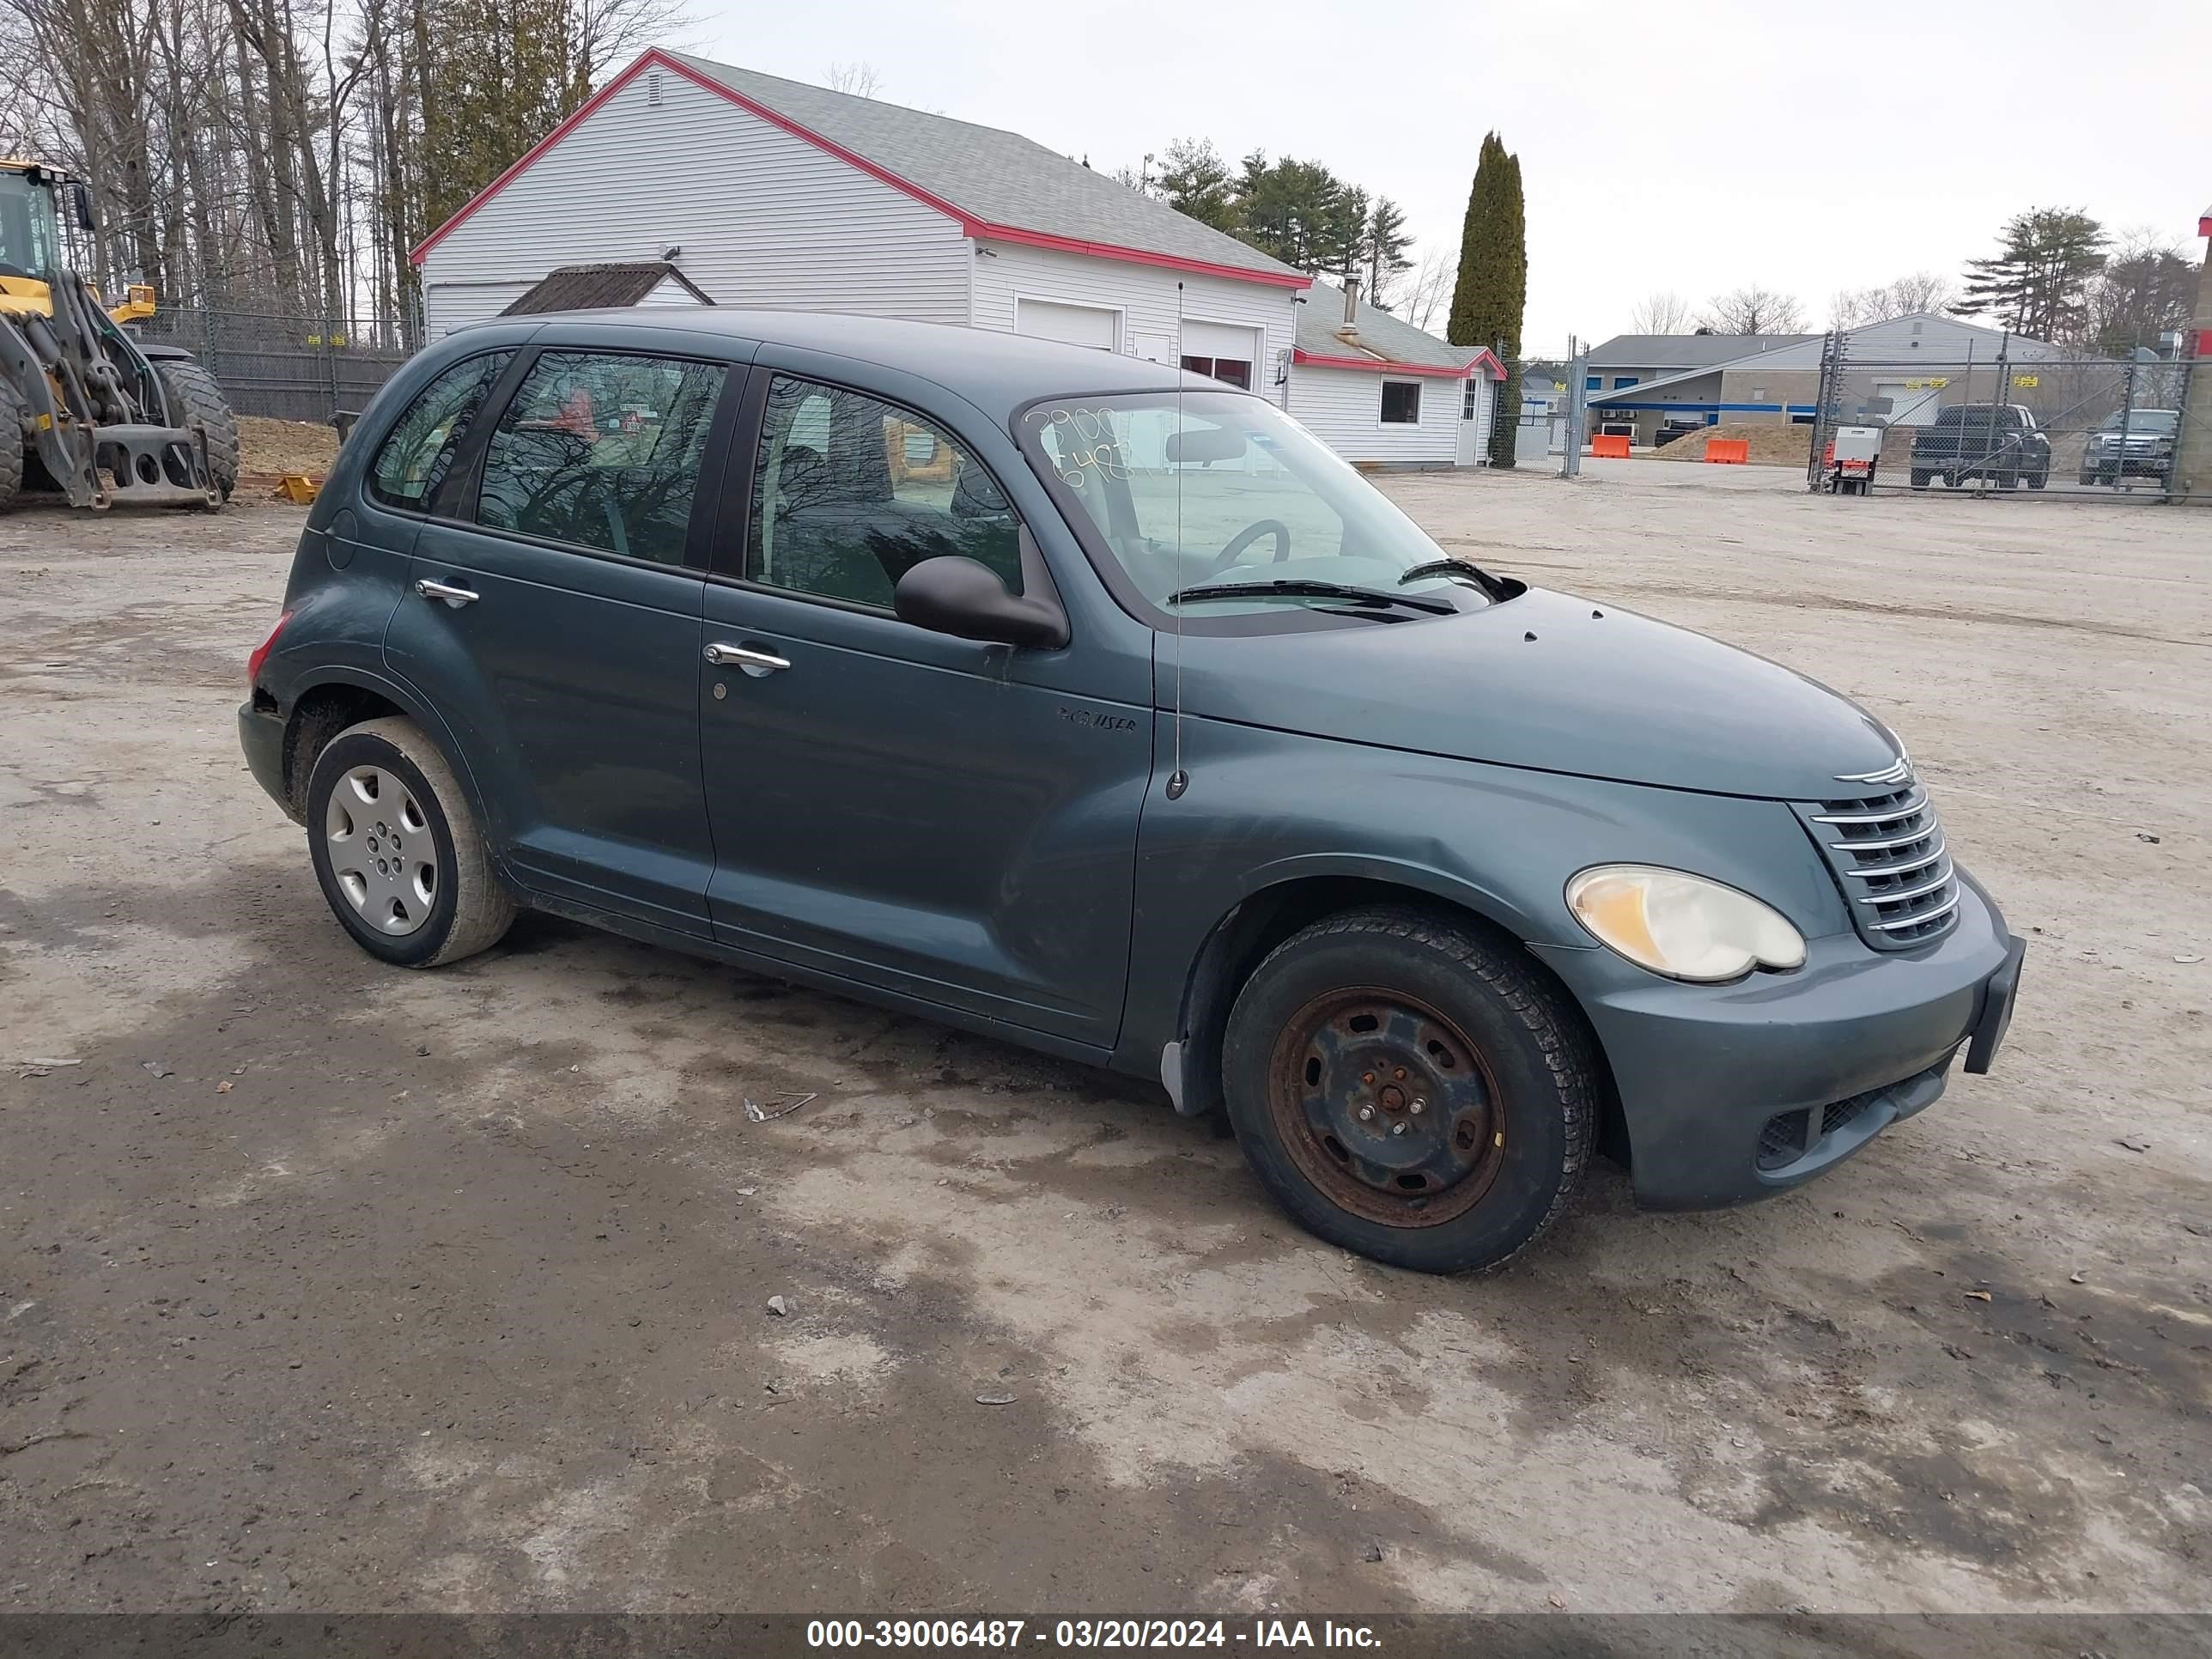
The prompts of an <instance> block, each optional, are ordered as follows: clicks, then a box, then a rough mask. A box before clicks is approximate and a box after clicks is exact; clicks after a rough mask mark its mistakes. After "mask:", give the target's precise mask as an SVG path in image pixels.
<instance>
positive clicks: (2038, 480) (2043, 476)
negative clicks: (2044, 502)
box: [2027, 472, 2051, 489]
mask: <svg viewBox="0 0 2212 1659" xmlns="http://www.w3.org/2000/svg"><path fill="white" fill-rule="evenodd" d="M2050 482H2051V475H2050V474H2049V473H2048V472H2031V473H2029V474H2028V475H2027V487H2028V488H2029V489H2042V488H2043V486H2044V485H2045V484H2047V483H2050Z"/></svg>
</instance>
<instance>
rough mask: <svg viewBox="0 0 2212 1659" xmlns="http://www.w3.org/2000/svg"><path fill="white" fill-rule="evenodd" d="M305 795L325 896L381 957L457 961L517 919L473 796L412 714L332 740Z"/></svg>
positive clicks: (408, 964) (426, 963)
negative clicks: (472, 803)
mask: <svg viewBox="0 0 2212 1659" xmlns="http://www.w3.org/2000/svg"><path fill="white" fill-rule="evenodd" d="M307 845H308V848H309V849H310V855H311V856H312V858H313V860H314V866H315V880H316V881H317V883H318V884H319V885H320V886H321V888H322V890H323V897H324V898H325V900H326V901H327V902H329V904H330V907H331V914H332V915H335V916H336V917H337V920H338V925H339V926H340V927H343V928H344V929H345V930H346V932H347V933H349V934H350V935H352V937H353V940H354V943H355V944H356V945H360V946H361V948H362V950H364V951H368V953H369V955H371V956H373V957H376V958H378V959H379V960H380V961H382V962H388V963H393V964H395V965H396V966H398V967H402V968H436V967H441V966H442V965H444V964H445V963H449V962H459V961H460V960H461V959H462V958H463V957H471V956H474V955H475V954H476V953H477V951H483V950H486V949H488V948H489V947H490V946H492V945H496V944H497V943H498V942H499V941H500V939H501V937H503V936H504V935H505V933H507V927H508V926H509V925H510V924H511V923H512V922H513V920H514V909H515V906H514V900H513V897H512V896H510V895H509V894H508V892H507V889H506V888H505V887H504V886H503V885H501V882H500V879H499V877H498V875H497V873H496V872H495V871H494V870H493V868H492V863H491V852H490V848H489V846H488V845H487V844H486V842H485V841H484V837H483V831H482V829H480V828H479V826H478V825H477V820H476V815H475V813H474V811H472V810H471V807H470V805H469V799H468V796H467V795H466V793H465V792H464V791H463V790H462V788H461V786H460V783H459V780H458V779H456V778H455V777H454V775H453V768H452V767H450V766H448V765H447V763H446V757H444V756H443V755H441V754H440V753H439V752H438V749H437V746H436V745H435V744H433V743H432V742H431V741H430V739H429V738H428V737H427V736H425V735H424V733H423V732H422V727H420V726H416V724H415V722H414V721H412V720H403V719H398V718H396V717H387V718H385V719H381V720H363V721H362V723H361V724H360V725H358V726H348V727H347V728H346V729H345V730H344V731H343V732H339V733H338V734H337V736H336V737H335V738H331V741H330V742H329V743H328V744H325V745H324V747H323V750H322V752H321V753H319V755H317V756H316V757H315V763H314V766H313V769H312V770H311V771H310V772H309V774H308V778H307Z"/></svg>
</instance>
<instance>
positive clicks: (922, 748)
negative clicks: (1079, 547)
mask: <svg viewBox="0 0 2212 1659" xmlns="http://www.w3.org/2000/svg"><path fill="white" fill-rule="evenodd" d="M772 356H775V357H776V358H778V360H782V359H785V358H788V359H789V360H790V361H791V362H792V365H793V366H792V367H790V368H784V369H782V370H780V371H776V372H771V370H770V368H769V367H768V364H769V361H770V359H771V357H772ZM805 367H811V365H809V364H808V362H807V360H806V359H805V358H804V357H802V356H799V355H798V354H778V353H776V352H775V349H773V348H766V347H764V348H763V351H762V356H761V365H760V367H758V368H756V370H755V377H756V384H755V388H754V392H753V398H754V402H755V404H756V407H755V409H754V410H753V411H752V412H751V414H750V416H749V421H748V426H747V428H746V435H745V436H744V437H742V438H741V439H740V441H739V444H738V453H737V454H733V457H732V464H731V475H732V481H733V483H736V482H737V481H740V480H743V479H744V478H745V477H746V470H745V467H744V458H745V457H748V456H749V457H750V458H751V459H753V461H754V463H755V465H754V466H753V467H752V469H751V479H750V486H749V487H748V486H746V485H744V484H743V483H739V484H738V489H741V490H742V494H741V495H733V496H732V501H731V508H730V510H729V513H728V514H727V516H735V515H736V514H737V513H740V512H741V513H743V515H744V525H745V527H746V529H745V534H744V538H742V545H740V544H738V538H734V537H732V538H726V540H725V542H724V544H723V546H724V550H725V552H726V555H728V556H731V558H732V563H730V564H729V565H727V566H725V567H723V569H725V570H726V573H727V579H726V580H722V579H719V578H718V580H714V581H713V582H711V583H710V584H709V585H708V590H707V599H706V619H707V620H706V633H705V640H706V642H707V645H708V647H715V648H716V649H717V651H718V654H720V655H721V656H722V660H720V662H715V663H709V662H707V661H705V660H704V659H703V653H702V661H701V664H700V669H701V672H702V696H701V702H700V708H701V734H702V744H703V746H704V750H705V757H706V774H707V777H706V783H707V802H708V815H709V817H710V819H711V822H712V824H713V829H714V845H715V848H716V850H717V853H718V854H719V857H718V860H717V863H716V866H715V870H714V882H713V885H712V888H711V889H710V894H709V897H710V908H711V911H712V915H713V918H714V935H715V937H716V938H718V939H723V940H725V941H726V942H727V943H730V944H732V945H738V946H740V947H742V948H744V949H745V950H747V951H754V952H757V953H759V954H762V955H765V956H769V957H779V958H781V959H782V960H785V961H787V962H790V963H794V964H798V965H801V966H805V967H806V968H810V969H814V970H816V971H818V972H823V973H829V974H833V975H837V976H839V977H841V978H845V979H849V980H852V981H856V982H858V983H860V984H863V985H866V986H870V987H876V988H878V989H880V990H884V991H889V992H891V993H894V994H897V995H901V996H905V997H911V998H914V999H916V1000H921V1001H926V1002H929V1003H933V1004H937V1005H939V1006H949V1007H954V1008H958V1009H962V1010H964V1011H967V1012H972V1013H975V1014H980V1015H984V1016H987V1017H989V1018H994V1019H1000V1020H1005V1021H1007V1022H1009V1023H1011V1024H1016V1025H1019V1026H1021V1027H1024V1029H1026V1030H1031V1031H1036V1032H1041V1033H1045V1034H1048V1035H1050V1036H1057V1037H1060V1038H1063V1039H1066V1040H1069V1041H1071V1042H1076V1043H1080V1044H1084V1045H1088V1046H1091V1047H1093V1048H1098V1049H1104V1048H1109V1047H1110V1046H1111V1045H1112V1043H1113V1042H1114V1039H1115V1033H1116V1030H1118V1027H1119V1024H1120V1019H1121V1000H1122V992H1123V988H1124V982H1125V980H1126V976H1127V965H1128V957H1129V927H1130V907H1131V902H1132V894H1133V872H1134V861H1135V854H1136V837H1137V814H1138V809H1139V805H1141V803H1142V801H1143V799H1144V792H1145V787H1146V781H1147V779H1148V777H1149V775H1150V773H1151V769H1152V713H1151V708H1150V700H1151V682H1150V675H1149V665H1148V663H1146V662H1145V661H1143V660H1141V659H1136V660H1131V661H1122V660H1120V659H1110V658H1109V657H1108V656H1107V655H1106V653H1103V652H1102V651H1100V650H1099V649H1098V648H1097V642H1096V641H1093V642H1092V649H1091V652H1090V653H1085V651H1084V650H1083V648H1082V647H1083V645H1084V641H1083V640H1081V639H1080V638H1079V639H1077V640H1076V641H1074V642H1073V644H1072V645H1071V646H1070V647H1066V648H1063V649H1060V650H1015V649H1013V648H1012V647H1006V646H1000V645H985V644H979V643H977V642H975V641H970V640H959V639H953V638H951V637H949V636H947V635H942V634H936V633H932V632H929V631H927V630H925V629H920V628H916V627H915V626H913V625H912V624H910V623H903V622H901V621H900V620H899V619H898V617H896V616H895V615H894V614H893V613H892V610H891V598H892V590H893V588H894V586H895V585H896V581H897V579H898V577H899V576H900V575H902V574H904V572H905V571H906V570H907V569H908V568H910V567H911V566H912V565H913V564H914V563H915V562H916V561H918V560H920V559H922V558H926V557H929V556H934V555H939V554H954V555H961V556H967V557H970V558H974V559H976V560H978V561H979V562H982V563H984V564H986V565H987V566H989V567H990V568H992V569H993V570H994V571H995V572H997V573H998V574H999V575H1000V579H1001V580H1005V581H1006V583H1007V584H1008V585H1009V586H1012V587H1014V588H1016V589H1020V588H1022V587H1023V586H1024V585H1025V584H1027V583H1030V582H1050V581H1051V580H1052V578H1051V576H1050V574H1048V572H1047V570H1046V568H1045V566H1044V563H1043V561H1042V558H1040V557H1036V556H1030V557H1026V558H1025V556H1024V538H1025V537H1026V536H1027V535H1028V533H1029V532H1027V531H1026V529H1025V528H1024V525H1023V522H1022V520H1021V517H1020V515H1019V513H1018V511H1017V510H1016V508H1015V507H1014V506H1013V505H1012V501H1011V499H1010V497H1009V496H1008V495H1007V494H1006V491H1005V489H1004V488H1003V487H1002V484H1001V482H1000V477H999V476H994V471H993V468H992V466H991V465H986V463H985V460H984V459H983V458H984V456H985V455H986V454H989V455H991V456H992V457H993V459H994V460H995V462H996V463H997V465H998V466H999V467H1000V468H1001V469H1010V468H1011V466H1013V465H1021V463H1020V461H1019V459H1018V454H1017V453H1016V452H1015V451H1014V450H1013V447H1012V441H1011V440H1009V439H1006V438H1005V437H1004V436H1003V435H997V434H995V433H993V432H991V431H989V430H987V429H982V428H971V429H970V430H969V431H968V432H966V433H963V434H962V435H955V434H954V433H953V432H952V431H951V429H950V428H949V427H948V426H947V425H945V423H944V422H941V421H940V420H939V419H936V418H933V417H932V416H929V415H927V414H924V413H922V412H920V410H918V409H916V408H915V406H914V405H913V404H904V403H895V402H893V401H892V400H891V397H890V395H878V394H877V393H875V392H871V391H864V390H862V389H860V388H859V387H857V386H854V385H852V384H850V383H849V382H843V383H841V380H842V376H844V375H849V374H852V373H853V372H854V370H856V369H857V368H859V367H860V366H858V365H854V364H850V363H844V364H842V365H841V364H838V363H837V362H836V360H831V361H830V362H829V363H827V364H824V365H823V366H822V368H823V370H825V371H827V373H829V374H839V375H840V376H841V380H830V379H829V378H827V377H826V374H817V373H806V372H801V371H802V368H805ZM886 374H888V371H886ZM740 502H741V503H742V505H741V506H740ZM1031 546H1032V547H1033V546H1034V544H1031Z"/></svg>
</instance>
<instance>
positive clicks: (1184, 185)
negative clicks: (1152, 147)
mask: <svg viewBox="0 0 2212 1659" xmlns="http://www.w3.org/2000/svg"><path fill="white" fill-rule="evenodd" d="M1152 188H1153V190H1154V191H1157V192H1158V196H1159V197H1160V199H1161V200H1162V201H1164V202H1165V203H1166V204H1168V205H1169V206H1170V207H1171V208H1173V209H1174V210H1176V212H1178V213H1187V214H1188V215H1189V216H1191V217H1192V218H1194V219H1195V220H1197V221H1198V222H1200V223H1201V224H1207V225H1212V227H1213V228H1215V229H1216V230H1225V231H1227V232H1229V233H1230V234H1231V235H1234V234H1236V232H1237V222H1238V221H1237V177H1236V175H1235V174H1234V173H1231V172H1230V170H1229V164H1228V163H1227V162H1226V161H1223V160H1222V159H1221V152H1220V151H1218V150H1217V149H1214V147H1213V141H1212V139H1210V138H1178V139H1176V141H1175V143H1171V144H1170V145H1169V146H1168V153H1167V156H1166V158H1165V160H1164V162H1163V164H1162V166H1161V167H1160V171H1159V173H1158V176H1157V177H1155V178H1154V179H1153V180H1152Z"/></svg>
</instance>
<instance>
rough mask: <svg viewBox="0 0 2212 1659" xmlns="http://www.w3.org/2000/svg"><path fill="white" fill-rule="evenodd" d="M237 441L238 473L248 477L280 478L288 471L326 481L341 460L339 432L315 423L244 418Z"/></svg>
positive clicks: (242, 418)
mask: <svg viewBox="0 0 2212 1659" xmlns="http://www.w3.org/2000/svg"><path fill="white" fill-rule="evenodd" d="M238 438H239V447H240V451H241V453H240V457H239V469H238V470H239V471H240V474H241V475H242V476H244V477H249V478H281V477H283V476H284V475H285V474H286V473H288V472H304V473H306V474H307V477H311V478H325V477H329V476H330V471H331V465H332V464H333V463H335V462H336V461H337V458H338V435H337V428H335V427H327V426H318V425H316V424H315V423H314V422H312V421H272V420H270V419H268V418H266V417H265V416H259V415H241V416H239V417H238Z"/></svg>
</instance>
